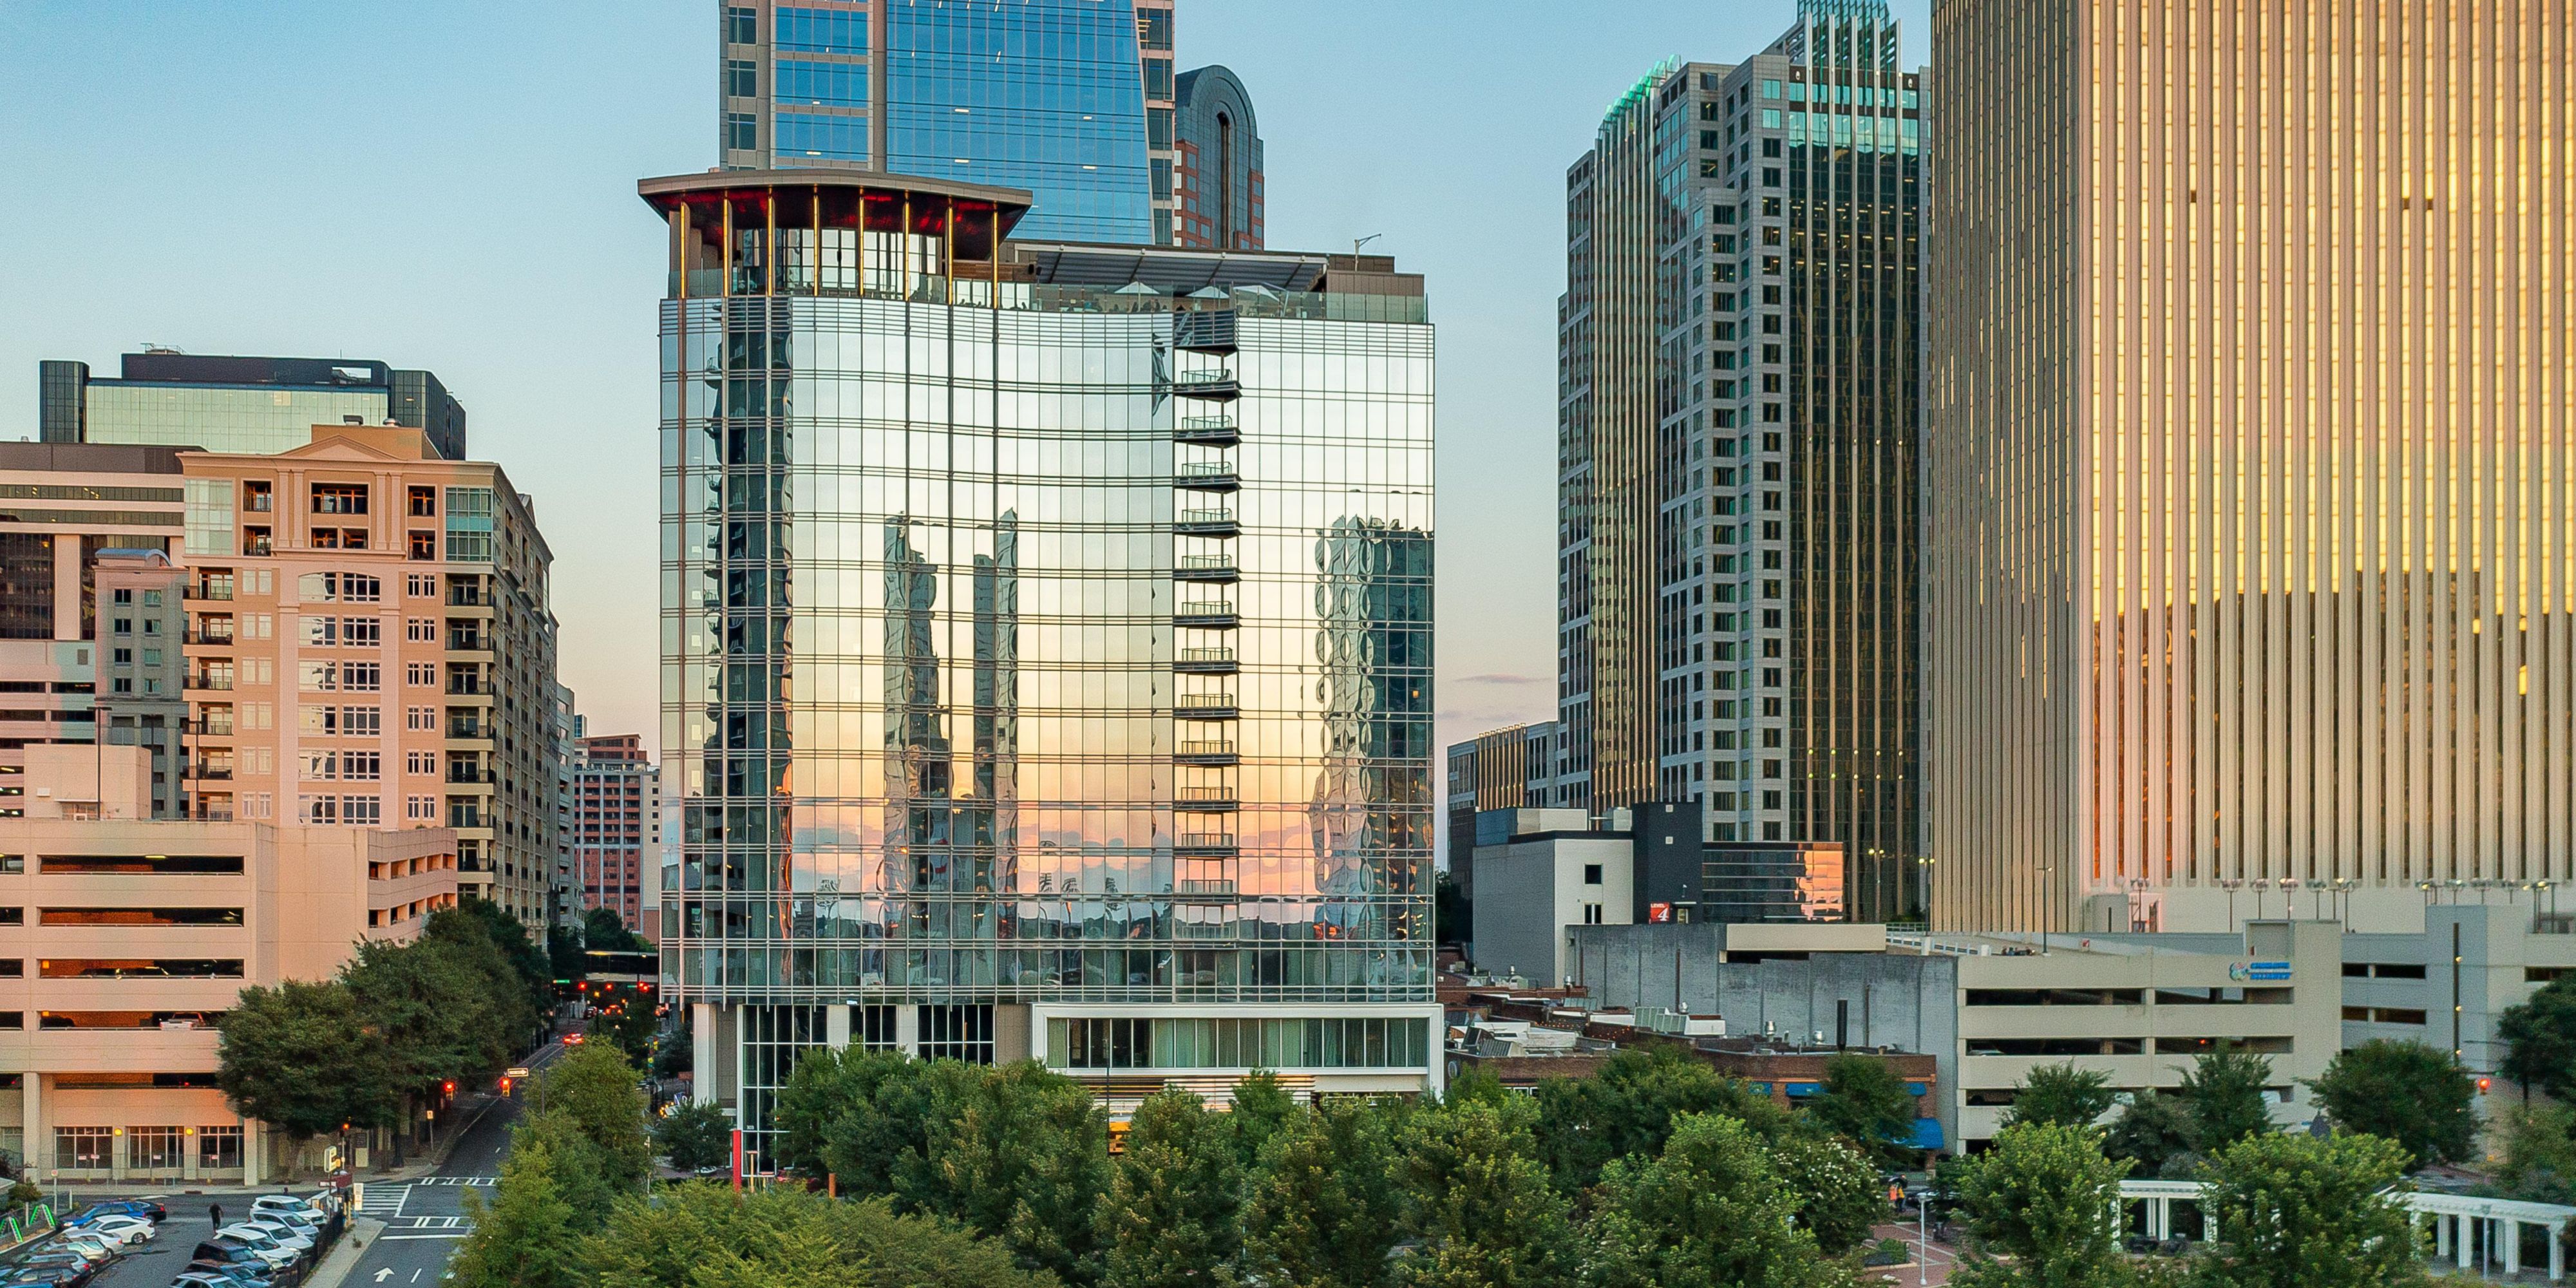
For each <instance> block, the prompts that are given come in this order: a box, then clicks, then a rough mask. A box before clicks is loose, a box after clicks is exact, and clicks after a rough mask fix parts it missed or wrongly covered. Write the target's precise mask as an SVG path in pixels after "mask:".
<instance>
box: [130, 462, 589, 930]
mask: <svg viewBox="0 0 2576 1288" xmlns="http://www.w3.org/2000/svg"><path fill="white" fill-rule="evenodd" d="M306 433H307V435H308V442H307V443H306V444H305V445H304V446H302V447H298V448H295V449H293V450H291V451H285V452H281V453H277V454H274V455H243V454H228V453H207V452H189V453H185V454H183V455H182V457H181V461H182V465H183V468H184V469H185V471H186V490H187V519H186V542H185V552H184V555H183V559H184V562H185V563H186V565H187V571H188V583H187V597H188V600H189V621H188V627H187V631H188V640H189V643H188V645H187V650H186V653H187V658H186V665H187V674H186V685H187V696H188V702H189V707H190V711H191V716H190V725H189V730H190V731H189V735H188V743H189V760H190V772H191V774H192V776H193V778H194V781H195V787H194V791H193V794H192V803H193V813H194V815H195V817H198V818H201V819H210V820H212V819H238V820H242V821H246V822H279V823H288V822H292V823H300V824H309V825H339V826H346V827H359V828H375V827H385V828H392V827H420V828H451V829H453V830H454V832H455V834H456V842H455V846H456V856H457V860H458V868H459V880H460V881H461V882H462V884H463V886H464V888H465V890H466V891H467V892H468V893H470V894H474V895H476V896H479V897H482V898H487V899H490V900H492V901H494V902H495V903H498V904H499V905H500V906H501V907H503V908H505V909H507V910H508V911H510V912H511V913H513V914H515V915H517V916H518V917H519V918H520V919H521V920H522V921H524V922H525V923H527V924H529V925H531V926H536V925H542V924H543V923H544V921H545V920H546V918H547V917H548V916H549V915H550V914H551V913H552V912H553V911H554V909H553V908H552V907H551V906H550V905H551V904H552V902H553V901H552V898H551V896H552V893H553V878H554V870H555V852H556V841H555V828H556V810H557V808H558V799H557V793H556V770H555V763H554V762H555V748H556V745H557V744H556V739H555V730H554V723H555V708H556V698H555V624H554V618H553V615H552V612H551V610H550V608H549V607H548V603H549V600H548V576H549V568H550V565H551V561H552V556H551V553H550V552H549V550H548V549H547V546H546V543H545V539H544V537H542V536H541V535H539V533H538V531H537V527H536V522H535V517H534V515H533V513H532V512H531V511H530V509H529V505H528V502H527V500H526V498H524V497H522V496H521V495H520V494H519V492H518V491H517V490H516V489H515V488H513V487H512V486H511V485H510V481H509V479H508V478H507V477H506V476H505V475H503V473H502V472H501V469H500V467H499V466H497V465H493V464H491V463H489V462H481V461H453V460H447V459H444V458H442V457H440V456H439V455H437V454H436V453H435V452H434V451H432V450H431V448H430V446H429V444H428V442H427V440H426V437H425V435H424V434H423V433H422V432H421V431H419V430H414V429H408V428H385V427H376V426H344V425H331V424H322V425H313V426H308V427H307V430H306Z"/></svg>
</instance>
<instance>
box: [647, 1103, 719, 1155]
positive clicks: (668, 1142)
mask: <svg viewBox="0 0 2576 1288" xmlns="http://www.w3.org/2000/svg"><path fill="white" fill-rule="evenodd" d="M653 1144H654V1145H655V1146H656V1147H657V1148H659V1149H660V1150H661V1151H662V1155H663V1157H665V1158H667V1159H669V1160H670V1163H671V1166H672V1167H673V1168H674V1169H676V1170H678V1171H682V1172H698V1171H703V1170H705V1169H707V1168H710V1167H722V1166H724V1165H725V1164H726V1163H728V1162H730V1161H732V1159H733V1119H732V1118H730V1117H727V1116H726V1114H725V1111H724V1110H723V1109H722V1108H720V1107H718V1106H717V1105H716V1103H715V1102H714V1101H712V1100H686V1101H682V1102H681V1103H680V1105H679V1107H678V1108H676V1109H673V1110H672V1111H671V1112H670V1113H669V1114H667V1115H665V1116H663V1117H662V1118H661V1119H660V1120H659V1121H657V1122H655V1123H654V1124H653Z"/></svg>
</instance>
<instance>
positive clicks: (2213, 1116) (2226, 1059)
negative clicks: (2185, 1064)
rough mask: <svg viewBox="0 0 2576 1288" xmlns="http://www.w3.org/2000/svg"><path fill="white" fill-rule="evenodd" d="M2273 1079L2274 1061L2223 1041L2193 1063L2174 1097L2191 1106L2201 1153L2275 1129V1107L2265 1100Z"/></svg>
mask: <svg viewBox="0 0 2576 1288" xmlns="http://www.w3.org/2000/svg"><path fill="white" fill-rule="evenodd" d="M2271 1081H2272V1061H2271V1060H2270V1059H2269V1058H2268V1057H2265V1056H2260V1055H2256V1054H2255V1053H2253V1052H2251V1051H2248V1050H2245V1049H2244V1048H2242V1047H2239V1046H2236V1045H2235V1044H2233V1043H2225V1042H2222V1043H2220V1044H2219V1046H2218V1047H2217V1049H2215V1050H2212V1051H2208V1052H2205V1053H2203V1054H2202V1055H2201V1056H2200V1058H2199V1059H2197V1060H2194V1061H2192V1066H2191V1068H2190V1069H2188V1070H2186V1071H2185V1072H2184V1073H2183V1076H2182V1086H2181V1087H2180V1088H2179V1089H2178V1091H2177V1093H2176V1094H2178V1095H2180V1096H2181V1097H2182V1099H2183V1102H2184V1103H2185V1104H2188V1105H2190V1106H2191V1120H2192V1125H2193V1128H2194V1134H2195V1137H2196V1139H2197V1143H2198V1145H2199V1147H2200V1152H2201V1153H2203V1154H2214V1153H2216V1152H2217V1151H2219V1150H2222V1149H2225V1148H2227V1147H2228V1146H2230V1145H2233V1144H2235V1143H2236V1142H2238V1141H2240V1140H2243V1139H2245V1138H2246V1137H2248V1136H2258V1135H2262V1134H2264V1133H2266V1132H2269V1131H2271V1130H2272V1107H2271V1105H2270V1104H2269V1103H2267V1102H2266V1101H2265V1100H2264V1099H2263V1088H2264V1087H2266V1086H2268V1085H2270V1083H2271Z"/></svg>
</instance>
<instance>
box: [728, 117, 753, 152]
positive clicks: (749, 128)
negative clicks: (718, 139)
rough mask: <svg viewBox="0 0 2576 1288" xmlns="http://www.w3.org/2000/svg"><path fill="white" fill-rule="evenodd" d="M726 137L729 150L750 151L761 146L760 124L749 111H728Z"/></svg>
mask: <svg viewBox="0 0 2576 1288" xmlns="http://www.w3.org/2000/svg"><path fill="white" fill-rule="evenodd" d="M724 139H725V142H724V145H725V148H726V150H727V151H732V152H749V151H751V150H753V149H754V148H757V147H759V146H760V124H759V122H758V121H756V120H755V119H753V117H752V115H751V113H749V112H727V113H725V118H724Z"/></svg>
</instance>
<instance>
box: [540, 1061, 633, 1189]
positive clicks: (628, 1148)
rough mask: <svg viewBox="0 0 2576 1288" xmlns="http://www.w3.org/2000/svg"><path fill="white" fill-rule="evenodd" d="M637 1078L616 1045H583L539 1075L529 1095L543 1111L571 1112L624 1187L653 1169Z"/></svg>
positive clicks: (616, 1181) (604, 1164) (614, 1181)
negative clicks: (534, 1088) (614, 1046)
mask: <svg viewBox="0 0 2576 1288" xmlns="http://www.w3.org/2000/svg"><path fill="white" fill-rule="evenodd" d="M638 1076H639V1075H638V1074H637V1073H636V1072H635V1066H634V1065H631V1064H628V1063H627V1062H626V1057H625V1056H623V1055H621V1054H619V1053H618V1052H617V1050H616V1049H615V1048H613V1047H605V1046H590V1045H588V1044H584V1045H582V1046H577V1047H573V1048H571V1049H570V1050H568V1051H566V1052H564V1055H563V1058H562V1059H560V1060H557V1061H555V1062H554V1064H552V1065H550V1066H548V1067H547V1068H546V1069H545V1070H544V1071H543V1072H541V1073H539V1074H538V1075H537V1086H536V1090H535V1091H534V1092H533V1093H531V1099H532V1100H533V1102H534V1103H536V1104H539V1105H542V1106H544V1111H545V1113H547V1114H564V1115H568V1116H569V1117H571V1119H572V1120H573V1121H574V1122H575V1123H577V1124H579V1126H580V1129H581V1134H582V1136H583V1137H584V1138H585V1139H587V1140H589V1141H590V1142H591V1143H592V1144H594V1145H596V1146H598V1147H599V1151H600V1160H601V1166H602V1167H603V1168H604V1169H605V1170H606V1172H607V1175H608V1179H609V1182H610V1183H611V1184H612V1185H615V1186H616V1187H617V1188H619V1189H621V1190H625V1189H632V1188H634V1187H636V1186H638V1185H641V1184H642V1183H643V1180H644V1177H645V1176H646V1175H647V1174H648V1173H650V1172H651V1171H652V1168H653V1142H652V1141H651V1139H649V1138H648V1137H647V1136H646V1134H645V1126H644V1113H645V1104H644V1093H643V1092H641V1091H638V1090H636V1087H635V1082H636V1079H637V1077H638Z"/></svg>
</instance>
